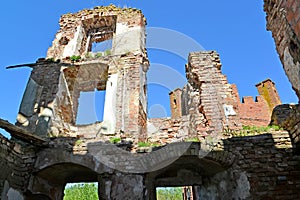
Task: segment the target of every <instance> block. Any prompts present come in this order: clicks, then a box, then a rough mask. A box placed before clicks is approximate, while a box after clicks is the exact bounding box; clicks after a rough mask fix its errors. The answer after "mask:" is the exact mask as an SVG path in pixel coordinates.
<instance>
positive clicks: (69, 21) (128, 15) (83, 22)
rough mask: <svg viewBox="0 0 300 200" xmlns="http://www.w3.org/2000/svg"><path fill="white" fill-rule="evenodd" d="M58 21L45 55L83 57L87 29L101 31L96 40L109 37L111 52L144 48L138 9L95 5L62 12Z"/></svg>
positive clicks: (86, 45)
mask: <svg viewBox="0 0 300 200" xmlns="http://www.w3.org/2000/svg"><path fill="white" fill-rule="evenodd" d="M59 24H60V30H59V31H58V33H57V34H56V37H55V39H54V41H53V44H52V47H50V48H49V50H48V53H47V57H48V58H56V59H63V58H66V57H70V56H73V55H80V56H81V57H84V56H85V55H86V54H87V53H89V52H90V45H91V44H90V42H91V41H89V40H90V37H89V36H90V34H91V33H101V37H99V39H98V40H100V41H104V40H106V39H112V40H113V41H112V43H113V45H112V49H111V52H112V54H113V55H122V54H126V53H128V52H136V53H142V52H144V48H145V34H144V32H145V24H146V20H145V18H144V16H143V14H142V13H141V11H140V10H138V9H132V8H126V9H125V8H124V9H122V8H118V7H115V6H114V5H111V6H107V7H102V6H99V7H95V8H94V9H92V10H82V11H79V12H78V13H74V14H65V15H63V16H62V17H61V19H60V22H59Z"/></svg>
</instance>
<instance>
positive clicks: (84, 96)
mask: <svg viewBox="0 0 300 200" xmlns="http://www.w3.org/2000/svg"><path fill="white" fill-rule="evenodd" d="M105 94H106V91H105V90H100V91H98V90H95V91H92V92H80V96H79V99H78V111H77V118H76V124H78V125H84V124H91V123H95V122H97V121H103V114H104V103H105Z"/></svg>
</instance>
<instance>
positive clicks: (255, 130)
mask: <svg viewBox="0 0 300 200" xmlns="http://www.w3.org/2000/svg"><path fill="white" fill-rule="evenodd" d="M279 130H283V129H282V128H280V127H279V126H275V125H272V126H243V129H242V130H241V131H238V132H233V133H232V136H251V135H258V134H261V133H267V132H270V131H279Z"/></svg>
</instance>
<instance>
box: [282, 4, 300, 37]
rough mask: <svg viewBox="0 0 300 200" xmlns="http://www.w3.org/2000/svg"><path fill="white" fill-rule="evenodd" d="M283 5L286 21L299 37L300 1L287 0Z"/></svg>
mask: <svg viewBox="0 0 300 200" xmlns="http://www.w3.org/2000/svg"><path fill="white" fill-rule="evenodd" d="M284 6H285V9H286V18H287V21H288V23H289V24H290V25H291V27H292V28H293V30H294V32H295V34H296V35H297V36H298V38H300V1H299V0H287V1H286V2H285V4H284Z"/></svg>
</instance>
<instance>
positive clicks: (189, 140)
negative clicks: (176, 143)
mask: <svg viewBox="0 0 300 200" xmlns="http://www.w3.org/2000/svg"><path fill="white" fill-rule="evenodd" d="M184 141H185V142H200V140H199V138H197V137H193V138H186V139H185V140H184Z"/></svg>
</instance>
